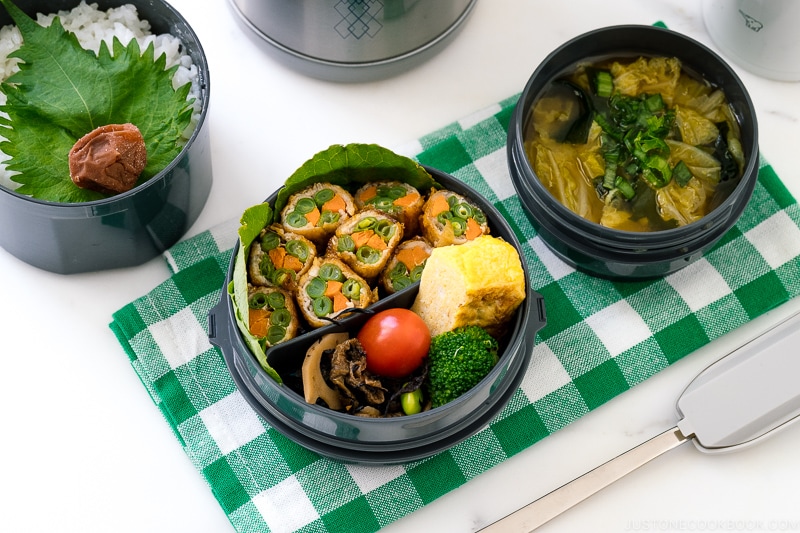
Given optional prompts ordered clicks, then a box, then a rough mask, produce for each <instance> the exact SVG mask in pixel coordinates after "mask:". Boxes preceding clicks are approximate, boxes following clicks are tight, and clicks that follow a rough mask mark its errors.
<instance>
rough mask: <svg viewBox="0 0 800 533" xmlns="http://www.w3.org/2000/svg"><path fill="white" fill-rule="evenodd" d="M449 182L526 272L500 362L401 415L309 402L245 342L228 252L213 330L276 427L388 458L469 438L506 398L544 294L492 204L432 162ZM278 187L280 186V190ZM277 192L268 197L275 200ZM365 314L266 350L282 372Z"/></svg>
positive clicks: (342, 456)
mask: <svg viewBox="0 0 800 533" xmlns="http://www.w3.org/2000/svg"><path fill="white" fill-rule="evenodd" d="M426 170H428V172H430V173H431V175H432V176H433V178H434V179H435V180H436V181H438V182H439V183H440V184H441V185H442V186H444V187H445V188H447V189H450V190H453V191H456V192H458V193H461V194H464V195H466V196H467V197H469V198H471V199H472V200H474V201H475V202H476V203H477V204H478V205H479V206H480V207H481V209H483V211H484V212H485V213H486V215H487V219H488V221H489V226H490V228H491V232H492V235H493V236H495V237H501V238H503V239H504V240H506V241H507V242H509V243H511V244H512V245H513V246H514V247H515V248H516V249H517V250H518V251H519V252H520V259H521V261H522V267H523V270H524V272H525V279H526V298H525V301H524V302H523V303H522V304H521V305H520V307H519V309H518V310H517V311H516V313H515V315H514V317H513V320H512V324H511V325H510V328H509V333H508V334H507V336H506V337H505V338H504V339H503V341H502V342H501V346H503V347H504V348H502V353H501V356H500V359H499V362H498V364H497V366H495V368H494V369H492V371H491V372H490V373H489V374H488V375H487V376H486V377H485V378H484V379H483V381H481V382H480V383H479V384H478V385H477V386H475V387H474V388H473V389H471V390H470V391H468V392H467V393H466V394H464V395H462V396H461V397H459V398H458V399H456V400H454V401H452V402H450V403H448V404H445V405H443V406H441V407H437V408H436V409H431V410H429V411H426V412H422V413H419V414H416V415H411V416H402V417H396V418H361V417H357V416H354V415H350V414H345V413H341V412H337V411H332V410H330V409H327V408H325V407H321V406H319V405H312V404H308V403H306V402H305V400H304V399H303V397H302V396H301V395H300V394H298V393H297V392H295V391H293V390H292V389H290V388H289V387H288V386H286V385H279V384H278V383H277V382H275V381H274V380H273V379H272V378H271V377H269V376H268V375H267V374H266V372H264V370H263V369H262V368H261V366H260V365H259V364H258V361H257V360H256V358H255V357H254V356H253V355H252V353H251V352H250V351H249V349H248V348H247V346H246V344H245V342H244V339H243V337H242V335H241V333H240V331H239V328H238V326H237V324H236V320H235V317H234V309H233V305H232V303H231V299H230V296H229V294H228V291H227V285H228V283H229V282H230V281H231V279H232V275H233V264H234V261H235V256H236V249H235V250H234V258H233V259H232V260H231V264H230V268H229V270H228V275H227V277H226V279H225V282H224V285H223V290H222V296H221V298H220V302H219V303H218V304H217V305H216V306H215V307H214V308H213V309H212V310H211V311H210V313H209V338H210V341H211V343H212V344H214V345H215V346H218V347H219V348H220V349H221V351H222V354H223V356H224V358H225V362H226V363H227V365H228V368H229V370H230V373H231V376H232V377H233V380H234V381H235V383H236V385H237V387H238V388H239V391H240V393H241V394H242V395H243V396H244V398H245V399H246V400H247V402H248V403H249V404H250V405H251V406H252V407H253V409H254V410H255V411H256V412H257V413H258V414H259V415H260V416H261V417H262V418H264V420H266V421H267V422H268V423H269V424H270V425H271V426H272V427H274V428H275V429H276V430H278V431H279V432H281V433H282V434H284V435H285V436H286V437H288V438H289V439H291V440H293V441H295V442H297V443H298V444H300V445H302V446H304V447H306V448H308V449H310V450H313V451H315V452H317V453H319V454H321V455H323V456H326V457H329V458H331V459H335V460H339V461H344V462H351V463H364V464H391V463H401V462H407V461H412V460H416V459H421V458H424V457H428V456H430V455H433V454H435V453H437V452H439V451H442V450H444V449H446V448H449V447H451V446H453V445H455V444H457V443H458V442H461V441H462V440H464V439H466V438H468V437H469V436H471V435H473V434H474V433H476V432H477V431H478V430H480V429H481V428H482V427H484V426H485V425H486V424H487V423H489V421H490V420H491V419H492V418H493V417H494V416H495V415H496V414H497V413H498V412H499V411H500V410H501V409H502V408H503V407H504V406H505V405H506V404H507V403H508V401H509V399H510V398H511V396H512V395H513V394H514V392H515V390H516V389H517V387H518V385H519V383H520V381H521V380H522V377H523V375H524V374H525V371H526V370H527V368H528V363H529V362H530V358H531V354H532V350H533V346H534V342H535V337H536V333H537V332H538V331H539V330H540V329H541V328H542V327H543V326H544V325H545V320H546V319H545V310H544V301H543V299H542V297H541V296H540V295H539V294H538V293H536V292H534V291H533V290H532V289H531V287H530V275H529V270H528V265H527V263H526V261H525V256H524V255H523V254H522V250H521V247H520V243H519V240H518V239H517V237H516V235H515V234H514V232H513V230H512V229H511V226H509V224H508V223H507V222H506V221H505V220H504V219H503V217H502V216H501V215H500V213H499V212H498V211H497V210H496V209H495V207H494V206H493V205H492V204H490V203H489V202H488V201H486V200H485V199H484V198H483V197H481V196H480V195H479V194H478V193H477V192H476V191H474V190H473V189H471V188H470V187H468V186H466V185H464V184H463V183H462V182H460V181H458V180H456V179H455V178H453V177H452V176H449V175H447V174H444V173H442V172H439V171H437V170H435V169H431V168H427V167H426ZM276 194H277V193H276ZM276 194H273V195H272V196H270V197H269V198H268V199H267V200H266V201H267V202H270V203H274V201H275V197H276ZM418 289H419V283H416V284H414V285H412V286H410V287H408V288H406V289H404V290H402V291H400V292H398V293H395V294H393V295H391V296H388V297H386V298H383V299H381V300H379V301H378V302H377V303H375V304H373V305H372V306H370V309H372V310H375V311H377V310H381V309H386V308H391V307H404V308H409V307H411V304H412V303H413V301H414V298H415V297H416V294H417V292H418ZM367 318H368V315H367V314H354V315H351V316H350V317H348V318H346V319H344V320H342V321H341V323H342V325H341V326H338V325H330V326H325V327H323V328H320V329H317V330H312V331H311V332H309V333H305V334H303V335H301V336H299V337H297V338H295V339H293V340H291V341H288V342H286V343H283V344H279V345H277V346H275V347H273V348H271V349H270V350H269V351H268V352H267V357H268V359H269V361H270V364H271V365H272V366H273V367H275V369H276V370H278V371H279V372H281V371H290V370H292V369H298V368H299V367H300V365H301V364H302V361H303V358H304V357H305V353H306V350H307V349H308V347H309V346H310V345H311V344H312V343H313V342H314V341H315V340H316V339H318V338H319V337H320V336H321V335H323V334H325V333H332V332H336V331H344V330H348V331H351V332H353V333H354V332H355V331H357V329H358V326H360V325H361V324H362V323H363V322H364V321H366V319H367Z"/></svg>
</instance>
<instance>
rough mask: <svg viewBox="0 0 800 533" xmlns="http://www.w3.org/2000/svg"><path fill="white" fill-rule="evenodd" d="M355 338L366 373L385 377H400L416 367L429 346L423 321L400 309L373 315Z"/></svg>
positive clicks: (428, 336) (429, 337) (406, 310)
mask: <svg viewBox="0 0 800 533" xmlns="http://www.w3.org/2000/svg"><path fill="white" fill-rule="evenodd" d="M356 337H357V338H358V340H359V342H361V346H362V347H363V348H364V351H365V352H366V354H367V370H369V371H370V372H372V373H374V374H377V375H379V376H386V377H389V378H401V377H403V376H407V375H409V374H410V373H411V372H413V371H414V370H416V369H417V368H419V366H420V365H421V364H422V361H423V360H424V359H425V358H426V357H427V356H428V349H429V348H430V346H431V332H430V330H428V326H427V325H426V324H425V322H423V320H422V319H421V318H420V317H419V316H418V315H417V314H416V313H414V312H413V311H409V310H408V309H401V308H398V309H387V310H385V311H381V312H379V313H376V314H375V315H373V316H372V317H370V319H369V320H367V322H366V323H365V324H364V325H363V326H362V327H361V330H360V331H359V332H358V335H357V336H356Z"/></svg>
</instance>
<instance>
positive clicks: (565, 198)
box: [524, 57, 744, 232]
mask: <svg viewBox="0 0 800 533" xmlns="http://www.w3.org/2000/svg"><path fill="white" fill-rule="evenodd" d="M524 143H525V151H526V154H527V157H528V159H529V160H530V163H531V166H532V167H533V169H534V171H535V172H536V175H537V176H538V178H539V180H540V181H541V182H542V184H543V185H544V186H545V187H546V188H547V189H548V190H549V191H550V193H551V194H552V195H553V196H554V197H555V198H556V199H557V200H558V201H559V202H560V203H562V204H563V205H564V206H566V207H567V208H569V209H570V210H571V211H573V212H575V213H577V214H578V215H580V216H582V217H584V218H586V219H588V220H591V221H593V222H596V223H598V224H601V225H603V226H607V227H610V228H615V229H619V230H625V231H640V232H641V231H659V230H664V229H669V228H675V227H679V226H683V225H686V224H690V223H692V222H695V221H697V220H699V219H701V218H702V217H703V216H705V215H706V214H708V213H709V212H711V211H712V210H713V209H714V207H716V206H717V205H719V203H720V202H721V201H722V200H724V198H725V197H727V195H728V194H730V191H732V190H733V188H734V187H735V185H736V183H738V181H739V180H740V178H741V176H742V171H743V168H744V152H743V150H742V145H741V136H740V130H739V124H738V122H737V120H736V117H735V116H734V114H733V111H732V109H731V107H730V105H729V104H728V101H727V99H726V97H725V94H724V93H723V91H722V90H721V89H719V88H717V87H714V86H712V85H711V84H709V83H707V82H706V81H705V80H703V79H700V78H699V77H698V76H696V75H693V73H691V72H689V71H688V70H687V69H686V68H684V67H683V65H681V62H680V60H678V59H677V58H668V57H628V58H612V59H606V60H602V61H596V62H592V63H582V64H579V65H576V66H575V68H574V69H572V70H571V71H569V72H567V73H566V74H565V75H563V76H560V77H558V78H557V79H555V80H553V81H552V82H551V83H550V84H549V85H548V87H547V88H546V89H545V90H544V91H543V93H542V94H541V95H540V96H539V97H538V98H537V100H536V101H535V102H534V104H533V106H532V109H531V111H530V115H529V118H528V123H527V124H526V128H525V134H524Z"/></svg>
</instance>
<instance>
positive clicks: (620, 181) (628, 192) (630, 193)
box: [614, 176, 636, 200]
mask: <svg viewBox="0 0 800 533" xmlns="http://www.w3.org/2000/svg"><path fill="white" fill-rule="evenodd" d="M614 186H615V188H616V189H617V190H618V191H619V192H620V193H621V194H622V196H624V197H625V199H626V200H631V199H633V197H634V196H635V195H636V191H635V190H634V188H633V186H632V185H631V184H630V183H628V180H626V179H625V178H623V177H622V176H617V179H616V180H615V182H614Z"/></svg>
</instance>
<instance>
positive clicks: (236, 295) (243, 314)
mask: <svg viewBox="0 0 800 533" xmlns="http://www.w3.org/2000/svg"><path fill="white" fill-rule="evenodd" d="M271 222H272V208H271V207H270V205H269V204H267V203H262V204H258V205H254V206H252V207H249V208H248V209H246V210H245V212H244V214H242V218H241V220H240V223H241V226H239V250H238V252H237V253H236V261H235V262H234V266H233V278H232V281H231V282H230V283H229V284H228V295H229V296H230V297H231V299H232V301H233V309H234V313H235V315H236V323H237V324H238V326H239V331H240V332H241V333H242V336H243V337H244V340H245V343H246V344H247V347H248V348H250V351H251V352H252V353H253V355H255V357H256V359H257V360H258V363H259V364H260V365H261V368H263V369H264V371H265V372H266V373H267V374H269V376H270V377H272V379H274V380H275V381H277V382H278V383H283V380H282V379H281V377H280V375H279V374H278V373H277V372H276V371H275V369H273V368H272V367H271V366H270V364H269V363H268V362H267V354H266V352H265V351H264V346H262V345H261V343H260V342H259V341H258V339H257V338H256V337H254V336H253V334H252V333H250V327H249V324H250V306H249V305H248V303H247V257H248V256H249V255H250V245H251V244H253V241H254V240H256V238H257V237H258V234H259V233H260V232H261V229H262V228H264V227H265V226H266V225H268V224H270V223H271Z"/></svg>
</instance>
